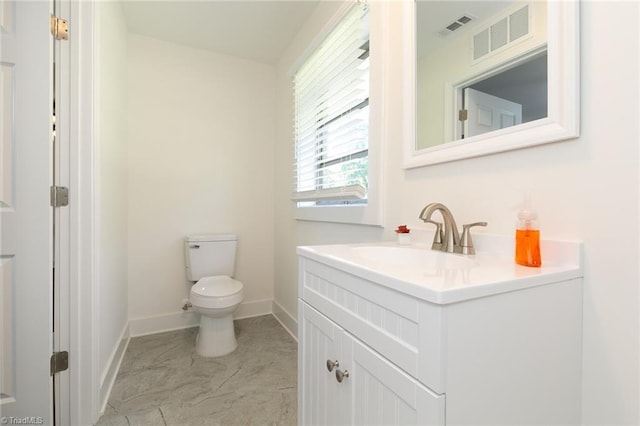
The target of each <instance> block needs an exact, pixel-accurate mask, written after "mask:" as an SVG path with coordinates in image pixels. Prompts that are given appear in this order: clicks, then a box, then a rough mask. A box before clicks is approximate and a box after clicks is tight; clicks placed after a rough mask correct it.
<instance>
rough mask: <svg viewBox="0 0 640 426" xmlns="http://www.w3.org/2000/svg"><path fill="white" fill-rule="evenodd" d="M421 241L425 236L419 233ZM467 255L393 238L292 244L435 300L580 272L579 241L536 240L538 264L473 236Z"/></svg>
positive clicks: (504, 244)
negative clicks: (520, 262) (525, 261)
mask: <svg viewBox="0 0 640 426" xmlns="http://www.w3.org/2000/svg"><path fill="white" fill-rule="evenodd" d="M421 240H423V241H424V240H425V239H424V238H421ZM474 241H476V254H475V255H473V256H467V255H460V254H452V253H442V252H439V251H433V250H431V247H430V246H431V245H430V244H424V243H422V244H411V245H402V246H400V245H398V243H396V242H386V243H362V244H337V245H323V246H301V247H298V250H297V252H298V255H299V256H302V257H305V258H308V259H312V260H315V261H317V262H320V263H323V264H325V265H328V266H331V267H334V268H337V269H339V270H341V271H344V272H346V273H349V274H353V275H355V276H359V277H361V278H364V279H367V280H370V281H373V282H375V283H378V284H381V285H383V286H386V287H389V288H393V289H395V290H397V291H400V292H402V293H406V294H409V295H411V296H414V297H417V298H420V299H423V300H426V301H428V302H432V303H436V304H449V303H455V302H461V301H464V300H468V299H474V298H478V297H485V296H490V295H493V294H498V293H505V292H509V291H516V290H521V289H525V288H529V287H535V286H540V285H549V284H553V283H557V282H561V281H566V280H570V279H574V278H580V277H582V275H583V272H582V244H581V243H578V242H570V241H545V240H543V241H541V252H542V266H541V267H539V268H530V267H525V266H520V265H517V264H515V262H514V260H513V249H512V248H511V246H512V244H513V243H512V239H509V238H508V237H503V236H491V235H479V236H474Z"/></svg>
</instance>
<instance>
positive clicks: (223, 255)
mask: <svg viewBox="0 0 640 426" xmlns="http://www.w3.org/2000/svg"><path fill="white" fill-rule="evenodd" d="M236 246H237V238H236V236H235V235H233V234H205V235H189V236H187V237H185V239H184V253H185V266H186V268H187V279H188V280H189V281H198V280H199V279H200V278H202V277H209V276H213V275H227V276H229V277H233V274H234V269H235V262H236Z"/></svg>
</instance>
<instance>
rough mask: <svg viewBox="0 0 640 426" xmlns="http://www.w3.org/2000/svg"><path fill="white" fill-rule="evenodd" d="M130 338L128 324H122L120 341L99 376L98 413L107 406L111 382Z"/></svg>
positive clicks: (113, 381)
mask: <svg viewBox="0 0 640 426" xmlns="http://www.w3.org/2000/svg"><path fill="white" fill-rule="evenodd" d="M130 340H131V333H130V329H129V324H126V325H125V326H124V329H123V330H122V333H121V334H120V341H119V343H118V345H117V346H116V347H115V348H114V350H113V352H112V353H111V357H110V358H109V361H108V363H107V367H106V368H105V370H104V371H103V372H102V376H101V377H100V415H102V414H103V413H104V410H105V408H106V407H107V402H109V395H111V389H112V388H113V384H114V383H115V381H116V376H117V375H118V371H120V364H122V360H123V358H124V354H125V352H126V350H127V346H129V341H130Z"/></svg>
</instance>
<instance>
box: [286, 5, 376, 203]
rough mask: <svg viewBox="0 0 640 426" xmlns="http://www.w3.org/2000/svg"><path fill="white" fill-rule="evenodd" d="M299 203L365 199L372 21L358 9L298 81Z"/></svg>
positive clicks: (334, 32)
mask: <svg viewBox="0 0 640 426" xmlns="http://www.w3.org/2000/svg"><path fill="white" fill-rule="evenodd" d="M293 83H294V95H295V123H294V127H295V138H296V145H295V163H294V173H295V177H294V182H295V183H294V185H295V187H294V190H293V192H294V194H293V199H294V200H296V201H316V202H317V203H323V204H326V203H329V204H331V203H332V202H333V203H335V202H344V201H349V200H363V199H366V198H367V165H368V140H369V16H368V7H367V5H366V4H363V3H358V4H355V5H354V6H353V7H352V9H351V10H350V11H349V12H348V13H347V14H346V15H345V16H344V18H343V19H342V20H341V21H340V22H339V23H338V24H337V25H336V26H335V27H334V29H333V30H332V31H331V32H330V34H329V35H328V36H327V38H326V39H325V40H324V41H323V42H322V44H320V46H319V47H318V48H317V49H316V50H315V51H314V52H313V54H312V55H311V56H310V57H309V58H308V59H307V60H306V62H305V63H304V64H303V65H302V66H301V67H300V69H299V70H298V71H297V72H296V74H295V76H294V81H293Z"/></svg>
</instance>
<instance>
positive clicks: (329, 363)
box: [327, 359, 340, 372]
mask: <svg viewBox="0 0 640 426" xmlns="http://www.w3.org/2000/svg"><path fill="white" fill-rule="evenodd" d="M339 366H340V363H339V362H338V360H337V359H336V360H335V361H331V360H330V359H328V360H327V370H329V372H332V371H333V369H334V368H336V367H339Z"/></svg>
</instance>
